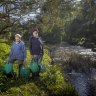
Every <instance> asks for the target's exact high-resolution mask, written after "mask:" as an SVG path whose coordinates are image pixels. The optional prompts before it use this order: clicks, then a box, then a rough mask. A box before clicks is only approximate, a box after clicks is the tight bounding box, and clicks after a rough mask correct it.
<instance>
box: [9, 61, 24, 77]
mask: <svg viewBox="0 0 96 96" xmlns="http://www.w3.org/2000/svg"><path fill="white" fill-rule="evenodd" d="M16 60H17V61H18V76H19V77H20V69H21V67H22V65H23V61H24V60H18V59H9V60H8V61H9V62H10V63H12V64H13V63H14V62H15V61H16Z"/></svg>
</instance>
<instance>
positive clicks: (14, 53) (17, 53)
mask: <svg viewBox="0 0 96 96" xmlns="http://www.w3.org/2000/svg"><path fill="white" fill-rule="evenodd" d="M9 57H10V58H11V59H18V60H24V59H25V58H26V49H25V44H24V42H23V41H20V42H19V43H18V44H16V42H13V45H12V47H11V52H10V54H9Z"/></svg>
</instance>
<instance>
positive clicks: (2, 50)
mask: <svg viewBox="0 0 96 96" xmlns="http://www.w3.org/2000/svg"><path fill="white" fill-rule="evenodd" d="M9 50H10V46H9V45H8V42H7V41H6V40H4V39H0V65H2V64H3V63H4V60H5V59H6V58H7V56H8V54H9Z"/></svg>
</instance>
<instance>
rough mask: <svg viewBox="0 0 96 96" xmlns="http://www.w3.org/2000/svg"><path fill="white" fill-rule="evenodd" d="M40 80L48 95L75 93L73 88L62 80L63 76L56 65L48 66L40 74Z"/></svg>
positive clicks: (56, 95)
mask: <svg viewBox="0 0 96 96" xmlns="http://www.w3.org/2000/svg"><path fill="white" fill-rule="evenodd" d="M40 81H41V84H42V85H43V86H45V87H46V90H48V91H49V94H50V95H55V96H63V95H66V96H70V95H71V96H75V95H76V94H75V90H74V88H73V87H72V86H71V85H69V84H68V83H66V82H65V81H64V77H63V75H62V73H61V72H60V70H59V69H58V67H57V66H56V65H53V66H50V67H49V68H48V69H47V71H46V72H45V73H43V74H41V77H40ZM67 92H68V93H67Z"/></svg>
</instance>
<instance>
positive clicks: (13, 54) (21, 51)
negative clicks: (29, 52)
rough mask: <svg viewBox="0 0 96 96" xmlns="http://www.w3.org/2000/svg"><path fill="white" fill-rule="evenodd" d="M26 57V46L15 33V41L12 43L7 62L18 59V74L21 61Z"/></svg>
mask: <svg viewBox="0 0 96 96" xmlns="http://www.w3.org/2000/svg"><path fill="white" fill-rule="evenodd" d="M25 58H26V48H25V44H24V42H23V41H22V40H21V35H20V34H16V35H15V41H14V42H13V44H12V47H11V51H10V54H9V60H8V61H9V62H10V63H14V61H16V60H17V61H18V75H20V68H21V67H22V65H23V62H24V60H25Z"/></svg>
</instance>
